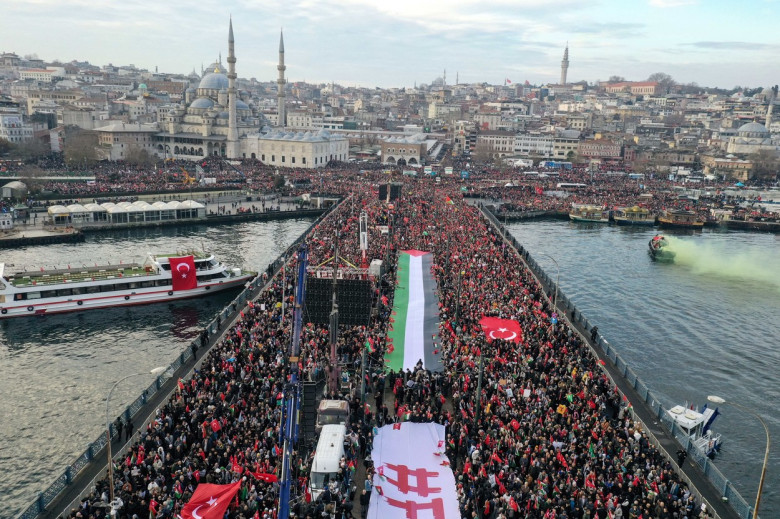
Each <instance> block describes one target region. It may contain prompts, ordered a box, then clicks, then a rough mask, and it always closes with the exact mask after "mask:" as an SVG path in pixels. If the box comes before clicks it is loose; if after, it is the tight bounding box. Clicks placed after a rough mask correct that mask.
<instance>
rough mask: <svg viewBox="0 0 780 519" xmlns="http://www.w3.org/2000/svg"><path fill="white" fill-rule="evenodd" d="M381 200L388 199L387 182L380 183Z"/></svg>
mask: <svg viewBox="0 0 780 519" xmlns="http://www.w3.org/2000/svg"><path fill="white" fill-rule="evenodd" d="M379 200H380V201H382V202H384V201H385V200H387V184H379Z"/></svg>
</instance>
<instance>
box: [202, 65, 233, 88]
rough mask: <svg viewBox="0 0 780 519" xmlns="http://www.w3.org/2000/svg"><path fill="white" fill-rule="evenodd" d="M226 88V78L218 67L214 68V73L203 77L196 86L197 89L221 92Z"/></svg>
mask: <svg viewBox="0 0 780 519" xmlns="http://www.w3.org/2000/svg"><path fill="white" fill-rule="evenodd" d="M227 87H228V78H227V76H226V75H225V74H223V73H222V71H221V69H220V68H219V67H216V68H214V72H210V73H208V74H206V75H205V76H203V79H201V80H200V84H198V88H207V89H210V90H222V89H223V88H224V89H227Z"/></svg>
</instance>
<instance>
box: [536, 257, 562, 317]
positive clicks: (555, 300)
mask: <svg viewBox="0 0 780 519" xmlns="http://www.w3.org/2000/svg"><path fill="white" fill-rule="evenodd" d="M537 254H538V255H540V256H546V257H548V258H550V260H552V262H553V263H555V269H556V273H555V296H553V317H552V320H551V321H550V322H552V324H553V329H554V328H555V324H556V323H557V322H558V319H557V318H556V314H557V312H558V281H559V280H560V279H561V267H560V266H559V265H558V262H557V261H555V258H553V257H552V256H550V255H549V254H545V253H544V252H538V253H537Z"/></svg>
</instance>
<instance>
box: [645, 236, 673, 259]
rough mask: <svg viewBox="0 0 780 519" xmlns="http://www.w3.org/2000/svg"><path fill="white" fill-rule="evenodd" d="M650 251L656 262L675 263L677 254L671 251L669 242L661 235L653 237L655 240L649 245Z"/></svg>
mask: <svg viewBox="0 0 780 519" xmlns="http://www.w3.org/2000/svg"><path fill="white" fill-rule="evenodd" d="M647 246H648V247H649V249H650V256H652V258H653V259H654V260H656V261H674V257H675V256H676V254H675V253H674V251H673V250H670V249H669V242H668V241H667V240H666V238H665V237H663V236H662V235H660V234H656V235H655V236H653V239H651V240H650V242H649V243H648V244H647Z"/></svg>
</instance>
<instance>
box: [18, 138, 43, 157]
mask: <svg viewBox="0 0 780 519" xmlns="http://www.w3.org/2000/svg"><path fill="white" fill-rule="evenodd" d="M50 154H51V148H50V147H49V146H47V145H46V144H45V143H44V142H43V141H41V140H39V139H28V140H26V141H23V142H20V143H18V144H17V145H16V146H14V156H16V157H18V158H20V159H22V160H23V161H25V162H30V161H35V160H38V159H40V158H42V157H46V156H48V155H50Z"/></svg>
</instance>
